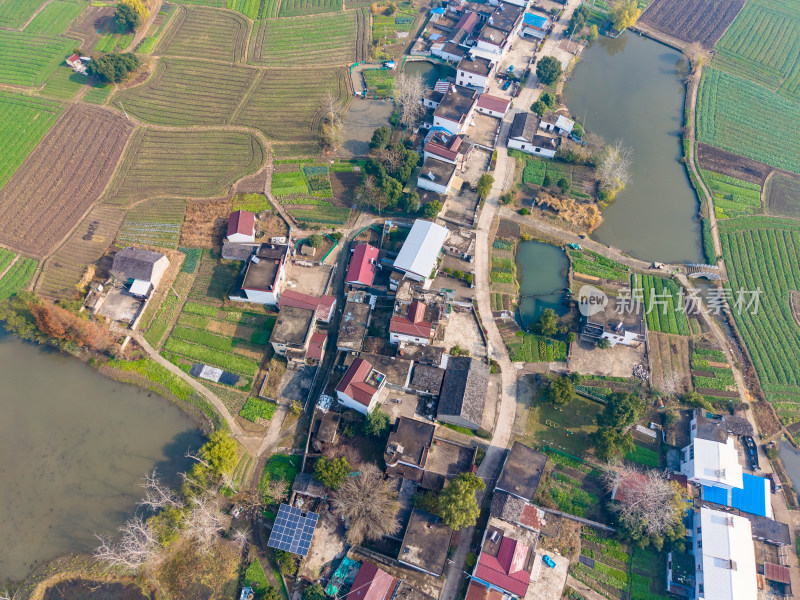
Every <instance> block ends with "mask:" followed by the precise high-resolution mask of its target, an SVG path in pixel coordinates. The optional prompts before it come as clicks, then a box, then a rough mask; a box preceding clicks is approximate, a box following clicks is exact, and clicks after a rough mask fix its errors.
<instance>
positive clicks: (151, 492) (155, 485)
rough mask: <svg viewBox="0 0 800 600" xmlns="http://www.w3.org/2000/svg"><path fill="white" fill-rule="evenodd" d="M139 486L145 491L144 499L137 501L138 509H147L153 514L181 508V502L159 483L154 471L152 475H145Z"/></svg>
mask: <svg viewBox="0 0 800 600" xmlns="http://www.w3.org/2000/svg"><path fill="white" fill-rule="evenodd" d="M139 485H140V487H143V488H144V490H145V491H144V498H142V499H141V500H140V501H139V506H140V507H142V508H147V509H149V510H151V511H153V512H156V511H158V510H160V509H162V508H167V507H174V508H183V502H181V500H180V498H178V496H177V495H176V494H175V492H173V491H172V490H171V489H169V488H168V487H167V486H165V485H164V484H162V483H161V480H160V479H159V478H158V473H157V471H156V470H155V469H153V472H152V473H148V474H147V475H145V476H144V483H141V484H139Z"/></svg>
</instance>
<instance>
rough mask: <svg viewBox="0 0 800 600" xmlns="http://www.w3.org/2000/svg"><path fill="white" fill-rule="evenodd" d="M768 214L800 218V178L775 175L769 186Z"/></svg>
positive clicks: (781, 174)
mask: <svg viewBox="0 0 800 600" xmlns="http://www.w3.org/2000/svg"><path fill="white" fill-rule="evenodd" d="M767 189H768V191H767V212H769V214H771V215H775V216H776V217H789V218H792V219H798V218H800V178H798V177H796V176H789V175H788V174H786V175H784V174H783V173H775V174H774V175H773V176H772V178H771V179H770V180H769V184H768V186H767Z"/></svg>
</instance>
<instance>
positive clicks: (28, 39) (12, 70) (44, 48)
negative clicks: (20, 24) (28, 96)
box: [0, 30, 75, 86]
mask: <svg viewBox="0 0 800 600" xmlns="http://www.w3.org/2000/svg"><path fill="white" fill-rule="evenodd" d="M74 45H75V41H74V40H68V39H67V38H63V37H60V36H52V35H33V34H27V33H25V32H21V31H5V30H0V65H2V66H3V68H2V69H0V83H8V84H12V85H29V86H38V85H41V84H42V83H43V82H45V81H46V80H47V79H48V78H49V77H50V75H51V74H52V73H53V71H55V70H56V68H57V67H58V65H59V64H60V63H61V61H63V60H64V57H65V56H68V55H69V53H70V51H71V50H72V47H73V46H74Z"/></svg>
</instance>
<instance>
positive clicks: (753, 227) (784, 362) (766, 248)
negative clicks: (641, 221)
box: [719, 217, 800, 423]
mask: <svg viewBox="0 0 800 600" xmlns="http://www.w3.org/2000/svg"><path fill="white" fill-rule="evenodd" d="M719 229H720V241H721V242H722V251H723V254H724V256H725V261H726V264H727V265H728V276H729V278H730V281H729V284H728V285H729V289H730V290H731V293H732V294H733V298H734V300H735V299H736V293H737V291H738V290H739V289H744V290H761V294H760V297H759V306H758V310H757V311H755V314H752V307H750V308H748V309H747V310H745V308H747V302H748V300H749V299H750V297H749V296H748V297H746V298H744V305H743V306H741V308H742V310H738V309H737V307H736V306H735V305H734V306H732V308H731V310H732V312H733V317H734V319H735V321H736V325H737V326H738V328H739V331H740V333H741V335H742V338H743V339H744V343H745V345H746V346H747V350H748V352H749V353H750V356H751V358H752V360H753V365H754V366H755V368H756V372H757V373H758V377H759V380H760V382H761V387H762V388H763V389H764V391H765V393H766V396H767V399H768V400H769V401H770V402H772V403H773V404H775V405H776V407H779V408H778V416H780V417H781V420H782V421H784V422H785V423H786V422H794V421H798V420H800V327H798V326H797V323H796V322H795V320H794V318H793V316H792V309H791V305H790V294H789V291H790V290H798V289H800V225H798V224H797V223H795V222H790V221H786V220H781V219H776V218H771V217H748V218H740V219H731V220H728V221H722V222H720V224H719Z"/></svg>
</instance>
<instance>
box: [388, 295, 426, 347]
mask: <svg viewBox="0 0 800 600" xmlns="http://www.w3.org/2000/svg"><path fill="white" fill-rule="evenodd" d="M425 310H426V306H425V304H423V303H422V302H420V301H419V300H415V301H414V302H412V303H411V304H409V306H408V312H407V313H406V314H405V315H404V316H403V315H397V314H395V315H394V316H393V317H392V319H391V321H390V322H389V342H390V343H392V344H399V343H401V342H411V343H415V344H428V343H429V342H430V338H431V336H432V335H433V332H434V329H433V324H432V323H431V321H429V320H425Z"/></svg>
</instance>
